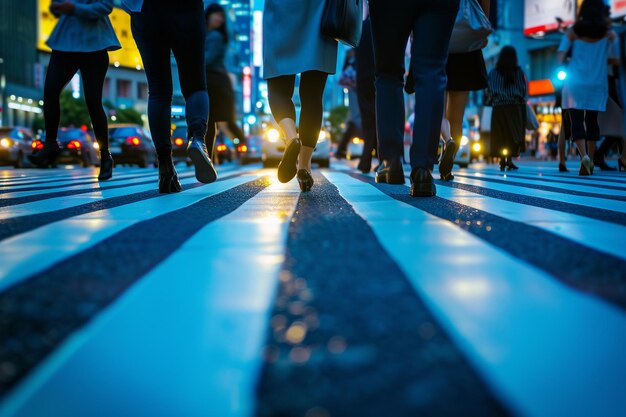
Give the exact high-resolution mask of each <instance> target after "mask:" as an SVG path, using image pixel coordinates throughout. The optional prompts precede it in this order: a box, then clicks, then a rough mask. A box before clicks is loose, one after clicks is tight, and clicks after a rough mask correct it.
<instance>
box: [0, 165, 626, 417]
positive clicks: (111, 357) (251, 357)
mask: <svg viewBox="0 0 626 417" xmlns="http://www.w3.org/2000/svg"><path fill="white" fill-rule="evenodd" d="M574 165H575V164H574V163H572V164H571V166H570V169H571V170H572V172H571V173H568V174H560V173H558V172H557V169H556V164H554V163H529V162H527V163H524V162H522V163H520V170H519V171H515V172H506V173H501V172H500V171H499V170H498V169H496V167H495V166H487V165H473V166H472V168H471V169H468V170H459V171H456V172H455V175H456V178H455V180H454V181H453V182H449V183H443V182H440V181H437V191H438V193H437V197H434V198H426V199H423V198H421V199H416V198H412V197H410V196H409V195H408V176H407V184H406V185H405V186H389V185H382V184H376V183H375V181H374V178H373V175H369V176H366V175H361V174H359V173H356V171H354V169H353V168H352V166H351V165H349V164H348V163H345V162H344V163H339V162H335V163H334V164H333V166H332V168H331V169H326V170H317V171H315V173H314V177H315V181H316V183H315V185H314V187H313V190H312V191H311V192H310V193H306V194H301V193H300V192H299V189H298V186H297V183H296V182H295V180H294V181H292V182H291V183H289V184H280V183H279V182H278V181H277V180H276V179H275V171H273V170H263V169H261V168H260V166H259V165H249V166H245V167H240V166H238V165H226V166H222V167H221V168H220V173H219V175H220V177H219V180H218V182H216V183H214V184H210V185H202V184H199V183H197V182H196V180H195V178H194V176H193V170H189V169H188V168H184V167H182V166H181V167H179V174H180V178H181V182H182V184H183V188H184V192H182V193H180V194H173V195H159V194H158V193H157V191H156V179H157V171H156V170H155V169H151V168H149V169H134V168H120V169H116V170H115V172H114V178H113V180H111V181H108V182H106V183H102V184H98V182H97V181H96V179H95V175H96V171H95V170H92V169H71V170H70V169H55V170H13V169H6V170H0V416H24V417H39V416H45V417H57V416H59V417H60V416H63V417H66V416H69V417H73V416H81V417H82V416H96V417H97V416H121V417H125V416H209V417H231V416H233V417H234V416H237V417H239V416H262V417H300V416H301V417H343V416H348V417H351V416H355V417H369V416H372V417H381V416H382V417H404V416H407V417H408V416H422V415H424V416H450V415H454V416H500V415H519V416H546V417H555V416H568V417H572V416H585V417H588V416H602V417H604V416H608V417H611V416H616V417H617V416H621V417H623V416H626V401H625V398H626V360H625V359H624V357H625V356H624V355H625V352H626V174H624V173H621V174H620V173H617V172H613V173H598V175H594V176H593V177H588V178H582V177H578V176H577V175H576V168H577V167H575V166H574ZM407 174H408V172H407Z"/></svg>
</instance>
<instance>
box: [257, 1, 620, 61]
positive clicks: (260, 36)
mask: <svg viewBox="0 0 626 417" xmlns="http://www.w3.org/2000/svg"><path fill="white" fill-rule="evenodd" d="M625 1H626V0H625ZM252 62H253V65H254V66H255V67H261V66H263V12H262V11H258V10H257V11H255V12H254V13H253V14H252Z"/></svg>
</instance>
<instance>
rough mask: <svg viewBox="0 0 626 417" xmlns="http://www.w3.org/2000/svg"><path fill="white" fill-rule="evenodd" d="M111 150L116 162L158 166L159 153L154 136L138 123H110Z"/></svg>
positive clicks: (143, 166) (142, 166)
mask: <svg viewBox="0 0 626 417" xmlns="http://www.w3.org/2000/svg"><path fill="white" fill-rule="evenodd" d="M109 150H110V151H111V155H112V156H113V160H114V161H115V163H116V164H118V165H122V164H127V165H138V166H139V167H140V168H145V167H147V166H148V165H153V166H157V165H158V162H157V154H156V150H155V149H154V143H153V142H152V137H150V134H149V133H148V131H147V130H146V129H144V128H143V127H142V126H140V125H136V124H113V125H109Z"/></svg>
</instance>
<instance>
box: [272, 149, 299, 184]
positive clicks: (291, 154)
mask: <svg viewBox="0 0 626 417" xmlns="http://www.w3.org/2000/svg"><path fill="white" fill-rule="evenodd" d="M300 147H301V145H300V144H299V143H297V142H292V143H291V144H289V146H287V149H285V153H284V154H283V159H281V160H280V164H278V172H277V176H278V181H280V182H282V183H283V184H285V183H288V182H289V181H291V180H292V179H293V178H294V177H295V176H296V174H297V173H298V167H297V162H298V155H300Z"/></svg>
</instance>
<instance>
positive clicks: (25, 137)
mask: <svg viewBox="0 0 626 417" xmlns="http://www.w3.org/2000/svg"><path fill="white" fill-rule="evenodd" d="M32 142H33V137H32V135H31V134H30V132H29V131H28V130H26V129H23V128H20V127H0V165H13V166H14V167H15V168H22V167H24V166H25V165H30V162H29V161H28V160H27V159H26V156H27V155H29V154H30V153H31V149H32Z"/></svg>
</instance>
